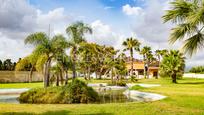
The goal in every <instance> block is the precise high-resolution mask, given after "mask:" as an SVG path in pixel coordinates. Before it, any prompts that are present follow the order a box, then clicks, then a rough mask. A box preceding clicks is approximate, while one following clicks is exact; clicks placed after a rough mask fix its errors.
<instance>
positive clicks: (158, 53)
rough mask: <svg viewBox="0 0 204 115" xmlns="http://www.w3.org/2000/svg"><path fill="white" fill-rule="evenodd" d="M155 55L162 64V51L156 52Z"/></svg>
mask: <svg viewBox="0 0 204 115" xmlns="http://www.w3.org/2000/svg"><path fill="white" fill-rule="evenodd" d="M155 55H156V57H157V59H158V62H159V63H160V61H161V56H162V50H156V51H155Z"/></svg>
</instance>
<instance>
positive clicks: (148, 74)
mask: <svg viewBox="0 0 204 115" xmlns="http://www.w3.org/2000/svg"><path fill="white" fill-rule="evenodd" d="M147 79H149V62H147Z"/></svg>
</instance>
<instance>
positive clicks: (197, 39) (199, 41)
mask: <svg viewBox="0 0 204 115" xmlns="http://www.w3.org/2000/svg"><path fill="white" fill-rule="evenodd" d="M203 42H204V36H203V34H201V33H197V34H195V35H194V36H192V37H190V38H188V39H187V40H185V42H184V46H183V47H182V51H183V52H184V53H187V54H189V55H190V56H192V55H193V54H195V53H196V52H197V50H198V49H201V48H203V47H204V44H203Z"/></svg>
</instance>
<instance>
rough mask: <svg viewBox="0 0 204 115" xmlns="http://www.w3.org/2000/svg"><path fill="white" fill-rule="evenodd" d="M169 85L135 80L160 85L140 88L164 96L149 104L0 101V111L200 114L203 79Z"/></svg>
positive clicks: (162, 81) (165, 81)
mask: <svg viewBox="0 0 204 115" xmlns="http://www.w3.org/2000/svg"><path fill="white" fill-rule="evenodd" d="M178 82H179V83H178V84H171V81H170V80H168V79H158V80H155V79H149V80H140V81H139V83H154V84H161V87H154V88H143V89H140V90H141V91H146V92H154V93H159V94H163V95H166V96H168V98H166V99H164V100H161V101H156V102H149V103H137V102H134V103H121V104H114V103H112V104H88V105H86V104H71V105H61V104H50V105H43V104H42V105H41V104H39V105H34V104H0V114H12V113H18V114H36V113H37V114H47V115H48V114H110V115H112V114H118V115H121V114H123V115H135V114H139V115H141V114H145V115H146V114H149V115H154V114H156V115H158V114H161V115H172V114H183V115H186V114H192V115H195V114H196V115H203V114H204V99H203V98H204V79H183V80H179V81H178Z"/></svg>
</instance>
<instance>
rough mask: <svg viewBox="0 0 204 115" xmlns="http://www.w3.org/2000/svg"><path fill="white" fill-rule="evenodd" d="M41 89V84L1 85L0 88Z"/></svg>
mask: <svg viewBox="0 0 204 115" xmlns="http://www.w3.org/2000/svg"><path fill="white" fill-rule="evenodd" d="M38 87H43V82H35V83H3V84H0V88H38Z"/></svg>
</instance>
